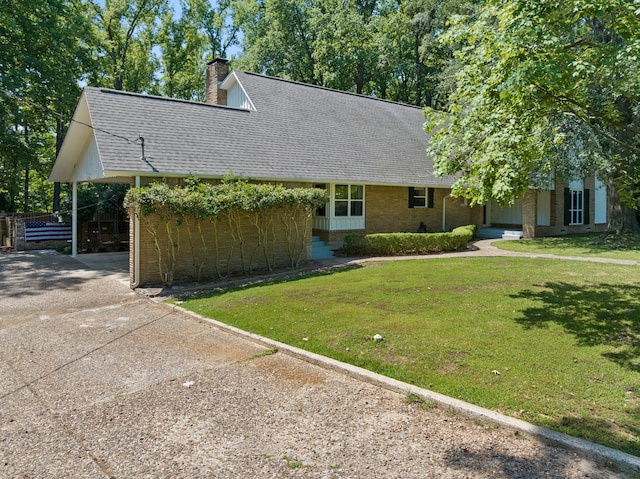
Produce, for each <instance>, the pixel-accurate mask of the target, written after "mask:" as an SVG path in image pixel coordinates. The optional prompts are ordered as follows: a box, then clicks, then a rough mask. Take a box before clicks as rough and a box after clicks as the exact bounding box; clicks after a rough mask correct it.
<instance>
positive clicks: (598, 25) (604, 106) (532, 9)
mask: <svg viewBox="0 0 640 479" xmlns="http://www.w3.org/2000/svg"><path fill="white" fill-rule="evenodd" d="M639 13H640V10H639V9H638V6H637V3H636V2H633V1H631V0H567V1H564V2H549V1H546V0H506V1H502V0H488V1H486V2H485V4H484V5H483V6H482V8H481V10H480V12H479V14H478V15H477V16H475V17H473V18H471V17H466V18H465V17H456V18H455V19H453V21H452V27H451V28H450V30H449V31H448V32H447V33H446V34H445V35H444V36H443V38H444V41H445V42H446V44H447V45H448V46H450V47H452V48H455V49H456V58H457V60H458V61H459V64H460V69H459V70H458V72H457V74H456V78H455V85H454V88H453V91H452V92H451V94H450V96H449V98H448V102H447V103H448V106H447V110H446V112H444V113H439V112H436V111H435V110H429V111H428V112H427V123H426V125H425V128H426V130H427V132H428V133H429V134H430V135H431V140H430V145H429V154H430V155H432V156H433V158H434V161H435V164H436V171H437V172H438V173H440V174H444V175H448V174H459V175H460V177H459V179H458V181H457V182H456V183H455V185H454V188H453V192H454V194H458V195H463V196H465V197H467V198H470V199H471V200H472V202H474V203H480V204H484V203H486V202H487V201H489V200H490V199H492V198H495V199H497V200H498V201H500V202H502V203H510V202H512V201H513V200H514V199H515V198H517V197H518V196H520V195H521V194H522V193H523V192H524V191H525V190H526V189H527V188H529V187H531V186H536V184H539V182H540V181H548V178H549V175H550V174H555V175H556V176H557V177H565V178H571V177H572V176H582V175H584V173H585V171H597V172H598V174H599V175H600V176H601V177H603V178H608V180H609V190H610V200H611V201H610V202H609V203H610V206H611V209H610V215H609V218H610V224H609V227H610V229H613V230H616V231H621V230H623V229H629V230H632V231H637V229H638V223H637V221H636V218H635V214H634V209H636V208H637V206H638V202H637V201H638V184H639V182H640V162H639V159H640V157H639V154H640V141H639V135H638V133H640V129H639V128H638V123H639V121H640V116H639V114H640V111H639V103H638V99H639V98H640V80H639V78H640V77H639V75H638V74H639V73H640V72H639V71H638V70H639V65H640V63H639V62H638V61H637V59H638V58H640V15H639Z"/></svg>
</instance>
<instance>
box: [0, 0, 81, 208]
mask: <svg viewBox="0 0 640 479" xmlns="http://www.w3.org/2000/svg"><path fill="white" fill-rule="evenodd" d="M84 9H85V5H84V4H82V3H74V2H70V1H68V0H33V1H30V2H25V1H16V0H7V1H4V2H3V4H2V8H0V65H2V73H1V75H0V210H8V211H16V210H23V211H24V210H31V209H33V208H37V209H40V210H43V209H44V210H50V208H51V205H50V204H43V203H44V202H45V201H46V200H47V199H48V196H49V195H50V194H51V186H50V185H45V184H44V182H43V180H44V178H46V177H47V176H48V173H49V170H50V168H51V165H52V164H53V160H54V158H55V144H56V142H55V136H56V134H57V133H58V131H57V128H56V117H55V114H54V113H52V112H53V111H55V112H59V113H62V114H68V115H70V113H71V112H72V111H73V108H74V107H75V103H76V101H77V98H78V94H79V91H80V90H79V87H78V82H79V81H80V80H81V79H82V76H83V73H84V72H85V71H86V68H88V66H89V61H88V59H89V47H88V45H89V44H90V43H91V35H90V24H89V22H88V21H87V17H86V15H85V11H84ZM61 133H62V132H60V134H61ZM33 179H35V180H36V185H32V184H31V183H32V180H33ZM34 192H35V193H34ZM32 193H34V194H33V196H35V198H33V199H34V200H35V203H33V204H32V201H31V200H32V197H31V196H32Z"/></svg>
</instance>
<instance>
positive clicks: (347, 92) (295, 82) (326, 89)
mask: <svg viewBox="0 0 640 479" xmlns="http://www.w3.org/2000/svg"><path fill="white" fill-rule="evenodd" d="M235 71H239V72H242V73H246V74H247V75H251V76H256V77H259V78H268V79H270V80H276V81H281V82H285V83H291V84H293V85H300V86H306V87H310V88H316V89H318V90H325V91H328V92H334V93H342V94H344V95H350V96H353V97H356V98H363V99H365V100H376V101H380V102H383V103H390V104H391V105H398V106H406V107H409V108H415V109H418V110H423V109H424V107H422V106H417V105H410V104H408V103H402V102H399V101H393V100H387V99H384V98H377V97H375V96H367V95H363V94H362V93H353V92H351V91H344V90H337V89H335V88H329V87H327V86H322V85H313V84H311V83H304V82H300V81H296V80H289V79H287V78H280V77H274V76H271V75H264V74H262V73H254V72H249V71H246V70H235Z"/></svg>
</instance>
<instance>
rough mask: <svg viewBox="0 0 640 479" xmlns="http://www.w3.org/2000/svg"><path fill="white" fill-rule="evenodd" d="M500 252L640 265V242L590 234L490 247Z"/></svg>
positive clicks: (615, 236) (617, 236) (499, 241)
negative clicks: (622, 261) (604, 260)
mask: <svg viewBox="0 0 640 479" xmlns="http://www.w3.org/2000/svg"><path fill="white" fill-rule="evenodd" d="M491 244H492V245H493V246H496V247H497V248H500V249H503V250H508V251H518V252H521V253H539V254H555V255H562V256H586V257H599V258H611V259H626V260H635V261H640V240H639V239H638V238H637V237H634V236H632V235H623V236H619V235H607V236H604V235H602V234H596V233H590V234H583V235H569V236H558V237H548V238H535V239H530V240H519V241H509V240H498V241H494V242H493V243H491Z"/></svg>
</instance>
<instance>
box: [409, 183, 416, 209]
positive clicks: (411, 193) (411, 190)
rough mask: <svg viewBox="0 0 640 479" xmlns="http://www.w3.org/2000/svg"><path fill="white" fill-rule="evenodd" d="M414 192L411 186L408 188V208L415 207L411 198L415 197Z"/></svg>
mask: <svg viewBox="0 0 640 479" xmlns="http://www.w3.org/2000/svg"><path fill="white" fill-rule="evenodd" d="M415 194H416V193H415V190H414V189H413V187H412V186H410V187H409V208H413V207H414V206H415V202H414V201H413V197H414V196H415Z"/></svg>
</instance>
